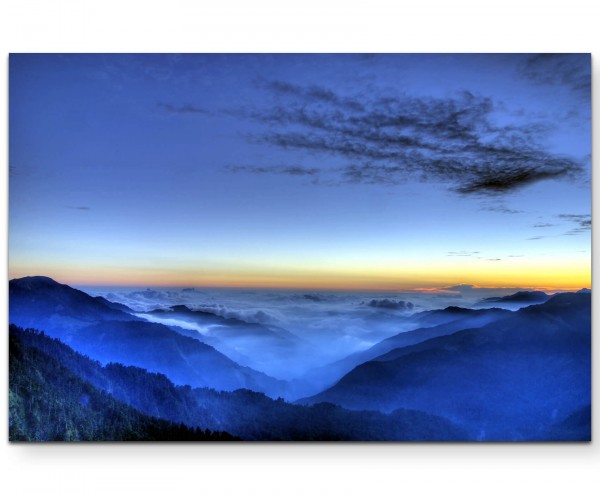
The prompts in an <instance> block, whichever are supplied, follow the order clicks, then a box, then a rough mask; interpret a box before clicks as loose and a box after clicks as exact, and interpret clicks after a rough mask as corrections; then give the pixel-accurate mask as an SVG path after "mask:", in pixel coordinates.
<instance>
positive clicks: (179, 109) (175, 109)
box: [158, 103, 211, 115]
mask: <svg viewBox="0 0 600 494" xmlns="http://www.w3.org/2000/svg"><path fill="white" fill-rule="evenodd" d="M158 106H159V107H160V108H162V109H163V110H165V111H166V112H167V113H177V114H186V113H188V114H201V115H211V112H210V111H208V110H206V109H204V108H199V107H197V106H193V105H190V104H185V105H182V106H175V105H171V104H169V103H158Z"/></svg>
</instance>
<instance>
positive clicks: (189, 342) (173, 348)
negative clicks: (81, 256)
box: [9, 276, 591, 441]
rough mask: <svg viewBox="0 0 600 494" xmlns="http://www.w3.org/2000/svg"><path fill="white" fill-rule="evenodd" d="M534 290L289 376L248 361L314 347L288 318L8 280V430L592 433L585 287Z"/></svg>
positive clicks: (352, 435) (533, 436) (421, 324)
mask: <svg viewBox="0 0 600 494" xmlns="http://www.w3.org/2000/svg"><path fill="white" fill-rule="evenodd" d="M544 295H545V294H544ZM528 297H529V295H527V294H523V293H521V294H515V295H514V296H513V297H512V298H511V297H503V299H506V298H509V299H511V300H519V301H521V302H522V301H524V299H526V298H528ZM532 297H533V298H534V299H536V300H535V302H534V303H533V305H528V306H527V307H524V308H520V309H519V310H513V311H511V310H504V309H500V308H489V309H478V310H476V309H467V308H462V307H447V308H445V309H442V310H434V311H424V312H419V313H416V314H413V315H411V316H406V315H404V314H403V315H401V316H399V317H396V316H394V317H391V316H390V319H389V320H390V324H393V323H394V321H397V324H398V333H397V334H395V335H393V336H391V337H388V338H386V339H383V340H381V341H379V342H377V343H376V344H374V345H372V346H371V347H370V348H368V349H366V350H363V351H359V352H356V353H353V354H350V355H348V356H347V357H345V358H344V359H342V360H339V361H337V362H333V363H331V364H327V365H322V366H320V367H317V368H315V369H313V370H311V371H310V372H309V373H308V374H306V375H305V376H304V378H303V379H299V380H297V382H287V381H283V380H278V379H274V378H273V377H270V376H269V375H267V374H265V373H263V372H259V371H257V370H255V369H253V368H251V367H249V366H247V365H243V364H244V363H245V362H244V360H243V359H244V358H247V359H248V360H250V361H253V362H260V361H261V359H266V360H267V361H268V360H269V359H270V358H271V357H272V356H273V355H279V356H281V354H282V353H283V354H285V352H289V355H290V356H291V355H294V352H297V351H298V350H299V349H302V350H303V351H310V345H308V344H306V342H304V341H303V340H302V339H301V338H298V337H297V336H295V335H294V334H292V333H290V332H288V331H287V330H285V329H284V328H280V327H277V326H273V325H266V324H259V323H249V322H245V321H242V320H239V319H237V318H235V317H223V316H220V315H217V314H213V313H211V312H208V311H204V310H202V309H192V308H189V307H186V306H177V305H175V306H170V307H165V308H163V309H159V310H154V311H152V312H148V313H143V314H138V313H135V312H134V311H132V310H131V309H130V308H129V307H127V306H126V305H123V304H117V303H114V302H111V301H109V300H107V299H105V298H103V297H92V296H90V295H88V294H86V293H84V292H82V291H80V290H76V289H74V288H71V287H69V286H67V285H63V284H60V283H57V282H56V281H54V280H52V279H50V278H46V277H41V276H39V277H27V278H21V279H15V280H11V281H10V282H9V321H10V323H11V327H10V341H11V347H10V369H11V370H10V376H9V377H10V393H9V404H10V424H9V429H10V437H11V440H39V441H47V440H117V439H134V440H138V439H146V440H147V439H155V440H163V439H181V440H183V439H185V440H187V439H192V440H206V439H232V438H241V439H245V440H313V439H320V440H402V441H408V440H411V441H431V440H439V441H441V440H443V441H446V440H469V441H470V440H490V441H509V440H510V441H514V440H517V441H522V440H560V441H563V440H581V441H587V440H590V438H591V293H590V292H589V290H582V291H580V292H577V293H561V294H557V295H553V296H547V298H546V300H544V301H541V300H540V299H541V298H543V297H541V295H535V294H534V295H532ZM157 321H163V323H160V322H157ZM177 321H179V324H181V321H183V322H186V323H189V324H190V325H191V326H190V327H195V328H197V330H195V329H188V328H185V327H182V326H181V325H177ZM23 328H24V329H23ZM27 328H33V329H27ZM265 342H266V343H268V345H266V344H265ZM264 348H269V349H270V350H269V351H268V352H265V353H264V355H254V354H256V353H260V351H261V349H264ZM221 350H223V351H221ZM225 352H228V353H225ZM269 352H271V353H269ZM301 390H304V391H306V392H305V394H304V395H302V394H300V395H298V393H299V392H300V391H301ZM298 396H305V397H304V398H301V399H299V400H297V401H295V402H294V403H291V402H289V401H286V399H288V400H291V399H296V398H298ZM44 417H46V419H44ZM178 424H179V425H178ZM213 431H216V432H213Z"/></svg>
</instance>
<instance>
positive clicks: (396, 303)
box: [365, 298, 414, 311]
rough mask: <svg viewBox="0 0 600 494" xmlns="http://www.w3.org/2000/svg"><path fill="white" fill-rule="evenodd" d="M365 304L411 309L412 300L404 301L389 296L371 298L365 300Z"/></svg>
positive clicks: (382, 307) (380, 307)
mask: <svg viewBox="0 0 600 494" xmlns="http://www.w3.org/2000/svg"><path fill="white" fill-rule="evenodd" d="M365 305H368V306H369V307H374V308H376V309H390V310H400V311H402V310H411V309H412V308H413V307H414V305H413V304H412V302H405V301H404V300H392V299H389V298H384V299H373V300H370V301H369V302H366V304H365Z"/></svg>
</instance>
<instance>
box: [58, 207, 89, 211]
mask: <svg viewBox="0 0 600 494" xmlns="http://www.w3.org/2000/svg"><path fill="white" fill-rule="evenodd" d="M65 207H66V208H67V209H76V210H78V211H90V210H91V209H92V208H90V207H88V206H65Z"/></svg>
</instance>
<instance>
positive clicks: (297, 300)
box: [81, 285, 520, 380]
mask: <svg viewBox="0 0 600 494" xmlns="http://www.w3.org/2000/svg"><path fill="white" fill-rule="evenodd" d="M81 289H83V290H84V291H86V292H87V293H90V294H91V295H94V296H96V295H101V296H103V297H105V298H107V299H108V300H110V301H112V302H119V303H122V304H126V305H127V306H129V307H131V308H132V309H133V310H134V311H136V313H137V315H138V316H140V317H143V318H145V319H147V320H149V321H152V322H160V323H162V324H166V325H169V326H177V327H179V328H182V329H185V330H188V331H189V330H191V331H196V332H197V333H198V335H197V336H198V338H199V339H201V340H202V341H204V342H206V343H207V344H209V345H212V346H214V347H215V348H216V349H217V350H219V351H221V352H222V353H224V354H225V355H227V356H228V357H230V358H231V359H233V360H235V361H237V362H239V363H240V364H242V365H248V366H250V367H253V368H255V369H256V370H259V371H262V372H265V373H267V374H269V375H271V376H273V377H276V378H280V379H287V380H289V379H294V378H301V377H302V376H303V375H304V374H305V373H306V372H308V371H309V370H311V369H314V368H318V367H323V366H325V365H327V364H329V363H331V362H334V361H337V360H339V359H342V358H344V357H346V356H347V355H349V354H351V353H354V352H358V351H361V350H365V349H367V348H369V347H371V346H373V345H374V344H376V343H378V342H379V341H381V340H383V339H385V338H388V337H390V336H393V335H395V334H398V333H400V332H403V331H408V330H411V329H415V328H416V327H417V325H416V324H415V323H414V322H411V321H410V319H409V318H410V316H411V315H413V314H415V313H417V312H421V311H424V310H433V309H443V308H445V307H448V306H461V307H468V308H471V307H474V308H482V305H481V300H482V299H483V298H488V297H501V296H504V295H508V294H512V293H515V292H516V291H519V290H520V289H519V288H502V289H489V288H477V287H473V286H470V285H459V286H454V287H447V288H444V289H440V290H436V291H432V292H363V293H360V292H339V291H338V292H334V291H326V292H325V291H323V292H321V291H320V292H314V291H291V290H267V289H264V290H254V289H252V290H250V289H222V288H221V289H204V288H202V289H201V288H181V289H176V288H168V289H164V288H124V287H102V288H100V287H81ZM478 302H479V305H476V304H477V303H478ZM177 305H185V306H186V307H188V308H189V309H192V310H194V311H202V312H201V313H199V314H198V317H196V315H195V314H191V315H190V314H187V315H185V314H184V315H182V314H181V313H180V311H166V312H165V311H163V312H155V313H151V314H148V313H149V312H151V311H156V310H157V309H168V308H170V307H172V306H177ZM496 306H499V307H503V308H509V309H513V310H514V309H517V308H519V306H515V305H512V306H511V305H510V304H509V305H501V304H496ZM211 314H214V315H216V316H220V318H214V317H212V316H211ZM240 321H242V322H243V323H248V324H243V323H240Z"/></svg>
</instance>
